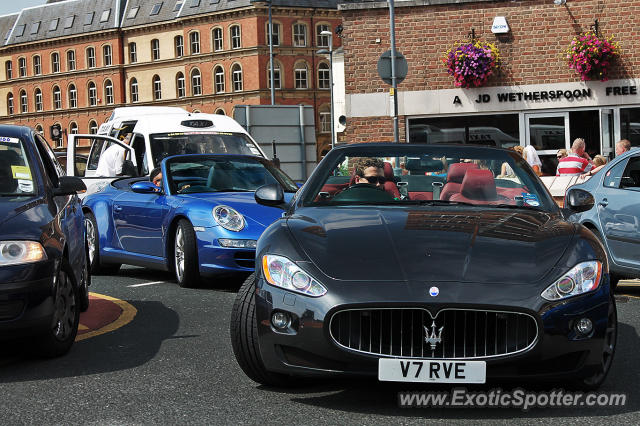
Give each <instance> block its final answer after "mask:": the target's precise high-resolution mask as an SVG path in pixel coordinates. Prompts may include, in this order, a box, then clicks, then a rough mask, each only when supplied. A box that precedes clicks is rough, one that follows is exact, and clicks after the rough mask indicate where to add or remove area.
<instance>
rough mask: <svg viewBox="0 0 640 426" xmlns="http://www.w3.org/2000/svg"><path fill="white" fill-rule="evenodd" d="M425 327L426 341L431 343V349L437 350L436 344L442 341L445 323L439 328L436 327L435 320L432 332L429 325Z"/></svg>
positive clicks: (432, 323) (432, 324)
mask: <svg viewBox="0 0 640 426" xmlns="http://www.w3.org/2000/svg"><path fill="white" fill-rule="evenodd" d="M423 327H424V335H425V337H424V341H425V342H426V343H428V344H430V345H431V350H432V351H435V350H436V345H437V344H438V343H442V330H443V329H444V325H443V326H442V327H440V328H439V329H436V323H435V321H432V322H431V333H429V327H426V326H423ZM436 330H438V335H436Z"/></svg>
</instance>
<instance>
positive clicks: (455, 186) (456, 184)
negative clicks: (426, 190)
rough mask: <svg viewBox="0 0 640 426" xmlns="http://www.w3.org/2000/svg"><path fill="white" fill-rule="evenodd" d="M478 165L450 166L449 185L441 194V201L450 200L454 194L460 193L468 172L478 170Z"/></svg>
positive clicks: (455, 164) (460, 164)
mask: <svg viewBox="0 0 640 426" xmlns="http://www.w3.org/2000/svg"><path fill="white" fill-rule="evenodd" d="M477 168H478V165H477V164H475V163H454V164H451V165H450V166H449V169H448V170H447V183H446V184H445V185H444V187H443V188H442V191H441V192H440V199H441V200H450V199H451V196H452V195H453V194H457V193H458V192H460V188H461V186H462V181H463V179H464V176H465V174H466V173H467V170H469V169H477Z"/></svg>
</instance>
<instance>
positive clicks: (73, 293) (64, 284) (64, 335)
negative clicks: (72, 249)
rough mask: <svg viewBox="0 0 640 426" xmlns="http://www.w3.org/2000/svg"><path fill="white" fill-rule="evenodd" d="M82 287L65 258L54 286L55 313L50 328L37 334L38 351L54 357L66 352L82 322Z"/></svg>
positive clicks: (48, 356) (45, 355)
mask: <svg viewBox="0 0 640 426" xmlns="http://www.w3.org/2000/svg"><path fill="white" fill-rule="evenodd" d="M80 305H81V303H80V289H79V288H78V285H76V283H75V282H74V280H73V271H72V270H71V266H70V265H69V262H68V261H67V260H66V259H64V260H63V261H62V264H61V265H60V270H59V271H58V272H57V276H56V283H55V286H54V308H55V311H54V314H53V317H52V319H51V326H50V328H49V329H48V330H47V331H46V332H44V333H43V334H41V335H39V336H37V338H38V340H37V342H36V344H37V346H38V352H39V354H40V355H42V356H43V357H47V358H54V357H58V356H61V355H64V354H66V353H67V352H69V349H71V345H73V342H74V340H75V338H76V335H77V334H78V324H79V323H80Z"/></svg>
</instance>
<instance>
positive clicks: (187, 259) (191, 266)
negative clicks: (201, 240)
mask: <svg viewBox="0 0 640 426" xmlns="http://www.w3.org/2000/svg"><path fill="white" fill-rule="evenodd" d="M199 269H200V268H199V264H198V250H197V246H196V233H195V231H194V230H193V226H192V225H191V223H190V222H189V221H188V220H186V219H180V221H179V222H178V226H177V227H176V233H175V236H174V239H173V270H174V272H175V274H176V281H177V282H178V285H180V287H185V288H193V287H196V286H197V285H198V283H199V282H200V270H199Z"/></svg>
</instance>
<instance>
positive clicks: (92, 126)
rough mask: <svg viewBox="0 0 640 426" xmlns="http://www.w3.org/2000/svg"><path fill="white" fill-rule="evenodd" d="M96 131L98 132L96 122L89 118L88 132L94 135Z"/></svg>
mask: <svg viewBox="0 0 640 426" xmlns="http://www.w3.org/2000/svg"><path fill="white" fill-rule="evenodd" d="M96 133H98V123H96V122H95V121H94V120H91V121H89V134H90V135H95V134H96Z"/></svg>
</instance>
